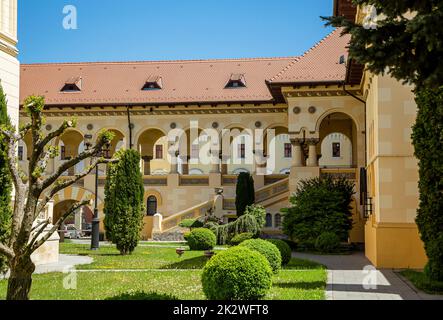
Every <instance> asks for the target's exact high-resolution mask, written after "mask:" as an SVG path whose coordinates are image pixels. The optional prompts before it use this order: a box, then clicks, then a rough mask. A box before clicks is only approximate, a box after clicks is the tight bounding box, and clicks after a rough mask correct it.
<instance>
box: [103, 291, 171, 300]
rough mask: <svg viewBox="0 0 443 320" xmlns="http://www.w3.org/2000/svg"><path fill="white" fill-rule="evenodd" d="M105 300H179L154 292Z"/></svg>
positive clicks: (125, 294)
mask: <svg viewBox="0 0 443 320" xmlns="http://www.w3.org/2000/svg"><path fill="white" fill-rule="evenodd" d="M105 300H138V301H141V300H178V298H177V297H175V296H172V295H169V294H163V293H157V292H154V291H152V292H144V291H135V292H125V293H121V294H119V295H117V296H114V297H109V298H106V299H105Z"/></svg>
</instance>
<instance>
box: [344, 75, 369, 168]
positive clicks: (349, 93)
mask: <svg viewBox="0 0 443 320" xmlns="http://www.w3.org/2000/svg"><path fill="white" fill-rule="evenodd" d="M343 91H344V92H345V93H346V94H347V95H349V96H351V97H353V98H354V99H356V100H358V101H360V102H361V103H363V104H364V106H365V167H367V166H368V161H367V157H366V155H367V151H368V142H367V139H366V134H367V132H368V131H367V124H366V119H367V115H366V101H365V100H363V99H361V98H359V97H357V96H356V95H355V94H353V93H352V92H350V91H348V90H347V89H346V81H343Z"/></svg>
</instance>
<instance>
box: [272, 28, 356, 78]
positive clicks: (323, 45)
mask: <svg viewBox="0 0 443 320" xmlns="http://www.w3.org/2000/svg"><path fill="white" fill-rule="evenodd" d="M341 31H342V29H335V30H334V31H333V32H332V33H330V34H329V35H328V36H327V37H325V38H324V39H323V40H321V41H320V42H318V43H317V44H316V45H315V46H314V47H312V48H311V49H310V50H308V51H307V52H306V53H305V54H304V55H303V56H301V57H300V58H298V59H294V60H293V61H292V62H291V63H290V64H289V65H288V66H286V67H285V68H284V69H283V70H281V71H280V72H279V73H277V74H276V75H274V76H273V77H272V78H271V79H270V80H269V82H270V83H282V84H284V83H310V82H339V81H343V80H345V78H346V66H345V64H340V62H339V61H340V56H342V55H343V56H345V61H346V60H347V57H348V49H347V46H348V45H349V41H350V39H351V37H350V35H345V36H343V37H342V36H341Z"/></svg>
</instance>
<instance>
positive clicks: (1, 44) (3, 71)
mask: <svg viewBox="0 0 443 320" xmlns="http://www.w3.org/2000/svg"><path fill="white" fill-rule="evenodd" d="M17 55H18V50H17V0H0V83H1V85H2V86H3V89H4V91H5V93H6V95H7V98H8V113H9V116H10V117H11V121H12V123H13V124H15V125H17V124H18V118H19V87H20V81H19V74H20V65H19V62H18V60H17Z"/></svg>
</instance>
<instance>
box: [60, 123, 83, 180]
mask: <svg viewBox="0 0 443 320" xmlns="http://www.w3.org/2000/svg"><path fill="white" fill-rule="evenodd" d="M56 146H58V147H59V151H60V156H59V157H58V159H57V162H59V163H56V166H55V167H56V168H57V167H59V166H60V165H61V164H63V163H64V162H65V161H68V160H71V159H73V158H75V157H77V156H78V155H79V153H81V152H83V151H84V149H85V146H84V137H83V135H82V134H81V133H80V132H79V131H77V130H68V131H66V132H65V133H64V134H63V135H62V136H60V138H58V139H57V140H56ZM84 167H85V165H84V162H83V161H82V162H80V163H78V164H77V165H76V166H75V167H72V168H70V169H69V170H68V171H67V172H65V173H64V174H65V175H68V176H73V175H75V174H76V173H79V172H81V171H83V169H84Z"/></svg>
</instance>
